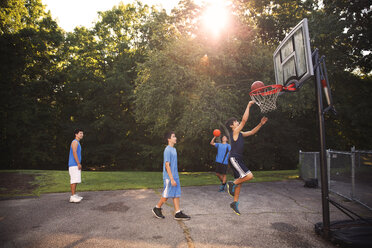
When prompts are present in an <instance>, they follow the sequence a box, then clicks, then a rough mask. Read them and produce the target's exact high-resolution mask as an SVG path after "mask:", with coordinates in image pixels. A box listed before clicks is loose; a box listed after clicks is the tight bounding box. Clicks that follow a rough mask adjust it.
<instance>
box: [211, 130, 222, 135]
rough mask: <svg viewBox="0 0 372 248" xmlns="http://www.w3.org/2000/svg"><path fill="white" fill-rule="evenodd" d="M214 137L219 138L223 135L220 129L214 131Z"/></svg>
mask: <svg viewBox="0 0 372 248" xmlns="http://www.w3.org/2000/svg"><path fill="white" fill-rule="evenodd" d="M213 135H214V136H216V137H219V136H220V135H221V131H220V130H219V129H214V130H213Z"/></svg>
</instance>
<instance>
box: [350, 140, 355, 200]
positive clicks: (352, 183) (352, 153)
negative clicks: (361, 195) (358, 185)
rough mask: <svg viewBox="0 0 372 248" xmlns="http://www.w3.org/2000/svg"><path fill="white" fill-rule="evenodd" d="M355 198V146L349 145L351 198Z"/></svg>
mask: <svg viewBox="0 0 372 248" xmlns="http://www.w3.org/2000/svg"><path fill="white" fill-rule="evenodd" d="M354 198H355V146H353V147H351V199H353V200H354Z"/></svg>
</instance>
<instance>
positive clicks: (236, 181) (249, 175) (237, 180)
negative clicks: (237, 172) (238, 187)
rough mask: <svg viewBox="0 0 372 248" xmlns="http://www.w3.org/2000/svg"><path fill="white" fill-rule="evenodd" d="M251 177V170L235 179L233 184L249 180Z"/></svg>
mask: <svg viewBox="0 0 372 248" xmlns="http://www.w3.org/2000/svg"><path fill="white" fill-rule="evenodd" d="M252 178H253V174H252V172H249V173H248V174H247V175H246V176H245V177H243V178H237V179H235V181H234V184H242V183H244V182H246V181H249V180H251V179H252Z"/></svg>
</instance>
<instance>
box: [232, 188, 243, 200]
mask: <svg viewBox="0 0 372 248" xmlns="http://www.w3.org/2000/svg"><path fill="white" fill-rule="evenodd" d="M241 187H242V185H241V184H238V185H236V187H235V190H234V201H235V202H237V201H239V194H240V188H241Z"/></svg>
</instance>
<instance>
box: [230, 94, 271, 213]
mask: <svg viewBox="0 0 372 248" xmlns="http://www.w3.org/2000/svg"><path fill="white" fill-rule="evenodd" d="M253 104H255V102H254V101H250V102H249V103H248V105H247V108H246V109H245V112H244V115H243V118H242V121H241V122H240V123H239V122H238V120H237V119H236V118H230V119H228V120H227V121H226V127H227V128H229V129H230V130H231V132H230V137H231V151H230V157H229V163H230V167H231V168H232V170H233V172H234V178H235V181H234V182H228V183H227V192H228V193H229V195H231V196H232V197H234V201H233V202H232V203H231V204H230V207H231V208H232V209H233V211H234V212H235V213H236V214H237V215H240V212H239V209H238V205H239V194H240V188H241V185H242V183H244V182H246V181H249V180H251V179H252V178H253V174H252V172H251V171H250V170H249V169H248V168H247V166H246V165H245V164H244V162H243V151H244V139H243V138H244V137H247V136H251V135H254V134H255V133H257V132H258V130H260V128H261V127H262V126H263V125H264V124H265V123H266V122H267V117H262V119H261V122H260V123H259V124H258V125H257V126H256V127H255V128H253V129H252V130H250V131H247V132H242V129H243V127H244V125H245V123H246V122H247V121H248V117H249V109H250V108H251V106H252V105H253Z"/></svg>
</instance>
